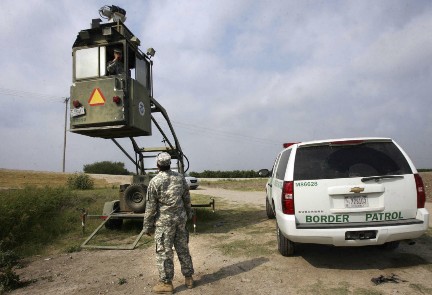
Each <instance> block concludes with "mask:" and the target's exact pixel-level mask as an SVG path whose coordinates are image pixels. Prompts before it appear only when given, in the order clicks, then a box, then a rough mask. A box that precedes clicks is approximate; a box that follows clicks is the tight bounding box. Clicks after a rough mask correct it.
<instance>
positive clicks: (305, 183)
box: [295, 181, 318, 187]
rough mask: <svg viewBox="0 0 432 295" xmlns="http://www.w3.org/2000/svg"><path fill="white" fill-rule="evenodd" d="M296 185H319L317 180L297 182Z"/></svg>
mask: <svg viewBox="0 0 432 295" xmlns="http://www.w3.org/2000/svg"><path fill="white" fill-rule="evenodd" d="M295 186H296V187H301V186H318V182H317V181H302V182H296V184H295Z"/></svg>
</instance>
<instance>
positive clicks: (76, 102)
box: [72, 99, 81, 108]
mask: <svg viewBox="0 0 432 295" xmlns="http://www.w3.org/2000/svg"><path fill="white" fill-rule="evenodd" d="M72 104H73V106H74V108H79V107H80V106H81V103H80V102H79V100H77V99H74V100H73V101H72Z"/></svg>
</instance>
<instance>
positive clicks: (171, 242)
mask: <svg viewBox="0 0 432 295" xmlns="http://www.w3.org/2000/svg"><path fill="white" fill-rule="evenodd" d="M155 242H156V263H157V267H158V270H159V280H160V281H161V282H171V281H172V279H173V278H174V253H173V246H174V248H175V250H176V252H177V257H178V259H179V261H180V265H181V272H182V274H183V275H184V276H185V277H189V276H192V275H193V273H194V269H193V265H192V257H191V255H190V252H189V246H188V243H189V232H188V230H187V229H186V222H181V223H180V224H173V225H171V226H157V227H156V231H155Z"/></svg>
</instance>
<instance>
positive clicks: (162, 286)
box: [153, 282, 174, 294]
mask: <svg viewBox="0 0 432 295" xmlns="http://www.w3.org/2000/svg"><path fill="white" fill-rule="evenodd" d="M173 291H174V286H173V284H172V282H169V283H165V282H159V283H157V285H156V286H154V287H153V292H155V293H156V294H172V293H173Z"/></svg>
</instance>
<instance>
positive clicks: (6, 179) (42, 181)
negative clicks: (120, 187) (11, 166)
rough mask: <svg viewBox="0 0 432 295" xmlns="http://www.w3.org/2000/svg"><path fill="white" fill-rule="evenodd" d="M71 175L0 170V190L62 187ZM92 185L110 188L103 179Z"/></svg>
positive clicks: (96, 180) (95, 181)
mask: <svg viewBox="0 0 432 295" xmlns="http://www.w3.org/2000/svg"><path fill="white" fill-rule="evenodd" d="M71 175H73V174H70V173H55V172H40V171H24V170H7V169H0V189H20V188H25V187H27V186H32V187H37V188H44V187H46V186H49V187H64V186H66V185H67V182H68V178H69V177H70V176H71ZM94 185H95V187H96V188H105V187H111V186H112V185H111V184H109V183H108V182H107V181H106V180H104V179H94Z"/></svg>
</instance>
